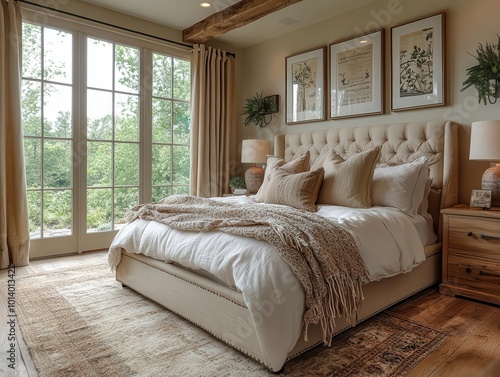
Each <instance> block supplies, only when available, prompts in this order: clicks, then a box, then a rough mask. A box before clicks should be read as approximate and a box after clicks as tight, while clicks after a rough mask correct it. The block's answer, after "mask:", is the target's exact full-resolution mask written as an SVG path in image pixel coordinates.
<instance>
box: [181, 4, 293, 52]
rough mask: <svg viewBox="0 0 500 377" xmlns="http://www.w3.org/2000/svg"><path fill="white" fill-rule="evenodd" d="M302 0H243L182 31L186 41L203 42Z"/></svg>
mask: <svg viewBox="0 0 500 377" xmlns="http://www.w3.org/2000/svg"><path fill="white" fill-rule="evenodd" d="M300 1H302V0H241V1H239V2H237V3H236V4H234V5H231V6H230V7H228V8H225V9H223V10H221V11H220V12H217V13H214V14H212V15H211V16H209V17H207V18H205V19H204V20H202V21H200V22H198V23H196V24H194V25H192V26H190V27H188V28H187V29H185V30H183V32H182V39H183V41H184V42H186V43H203V42H206V41H208V40H210V39H213V38H216V37H218V36H219V35H222V34H224V33H227V32H228V31H231V30H233V29H237V28H239V27H242V26H245V25H247V24H249V23H251V22H253V21H256V20H258V19H259V18H261V17H264V16H266V15H268V14H270V13H273V12H276V11H278V10H280V9H283V8H286V7H287V6H289V5H292V4H295V3H298V2H300Z"/></svg>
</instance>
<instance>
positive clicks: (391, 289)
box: [108, 121, 458, 371]
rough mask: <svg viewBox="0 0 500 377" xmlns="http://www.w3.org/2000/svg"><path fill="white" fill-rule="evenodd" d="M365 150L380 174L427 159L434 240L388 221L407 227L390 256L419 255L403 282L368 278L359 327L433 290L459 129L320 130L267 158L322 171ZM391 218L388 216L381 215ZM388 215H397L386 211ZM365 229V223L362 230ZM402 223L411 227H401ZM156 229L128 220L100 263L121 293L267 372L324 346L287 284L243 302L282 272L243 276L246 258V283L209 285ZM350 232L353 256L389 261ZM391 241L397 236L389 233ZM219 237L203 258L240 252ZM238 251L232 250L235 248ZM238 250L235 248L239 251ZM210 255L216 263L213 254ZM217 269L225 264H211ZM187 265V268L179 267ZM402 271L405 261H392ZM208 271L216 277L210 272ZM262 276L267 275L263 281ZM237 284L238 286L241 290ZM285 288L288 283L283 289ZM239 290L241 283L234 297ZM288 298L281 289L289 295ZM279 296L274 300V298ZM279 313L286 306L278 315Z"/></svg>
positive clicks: (278, 144) (439, 125)
mask: <svg viewBox="0 0 500 377" xmlns="http://www.w3.org/2000/svg"><path fill="white" fill-rule="evenodd" d="M373 148H378V149H379V150H380V153H379V156H380V158H379V159H378V160H377V163H378V165H377V167H380V169H383V168H385V167H390V168H392V167H396V169H397V168H399V167H405V166H408V165H409V164H411V163H413V162H414V161H416V160H418V159H421V158H422V157H425V160H426V163H427V165H426V166H427V167H428V178H427V179H426V185H425V186H426V191H425V194H424V196H425V199H427V200H424V201H425V206H426V208H425V209H424V212H426V213H427V214H428V216H427V217H426V218H425V220H426V221H424V223H425V224H427V228H429V224H430V228H431V233H433V234H435V235H436V236H435V238H432V237H429V236H426V235H425V234H426V233H425V231H419V230H418V226H416V225H415V224H416V222H415V224H413V225H412V223H411V221H413V220H410V219H406V217H409V218H418V219H420V217H419V216H417V215H415V216H406V215H401V214H400V213H398V214H397V218H398V219H400V220H398V221H393V222H394V223H402V225H398V224H396V225H395V226H405V227H407V228H404V229H408V230H404V231H402V232H399V233H400V234H404V237H400V238H401V239H400V240H397V239H396V240H395V241H394V243H395V244H397V247H401V245H400V244H399V243H401V244H403V242H406V240H405V239H407V238H410V239H411V238H412V239H413V241H411V242H412V243H415V239H416V238H418V241H420V244H419V245H420V248H421V249H422V250H421V253H423V256H422V255H421V256H419V255H418V253H419V251H418V250H417V249H418V248H417V247H416V251H414V253H413V257H412V258H410V260H409V261H408V262H407V263H406V265H405V266H406V267H405V268H404V269H403V271H402V272H403V273H393V272H392V271H388V272H385V276H382V275H380V276H379V275H377V272H373V271H372V270H370V274H371V275H370V280H369V281H366V282H365V283H366V284H364V285H363V286H362V292H363V296H364V300H363V301H362V304H361V306H360V308H359V311H358V313H357V317H356V321H357V322H360V321H363V320H365V319H367V318H369V317H371V316H373V315H374V314H376V313H378V312H380V311H382V310H384V309H385V308H387V307H389V306H391V305H393V304H395V303H397V302H399V301H401V300H403V299H406V298H408V297H410V296H412V295H414V294H415V293H417V292H419V291H421V290H423V289H425V288H427V287H429V286H431V285H433V284H436V283H438V282H439V281H440V278H441V274H440V271H441V253H440V252H441V235H442V229H441V216H440V210H441V209H442V208H446V207H450V206H453V205H455V204H457V202H458V189H457V185H458V165H457V164H458V155H457V153H458V149H457V148H458V141H457V124H455V123H453V122H445V121H429V122H421V123H400V124H390V125H377V126H363V127H348V128H340V129H339V128H331V129H329V130H323V131H311V132H304V133H296V134H294V133H292V134H285V135H278V136H276V137H275V145H274V154H275V155H278V156H281V157H284V160H285V161H295V160H297V159H298V158H300V156H304V155H305V154H307V155H308V160H309V162H308V163H309V165H310V167H311V169H312V168H314V167H315V166H316V167H317V166H320V165H322V161H323V160H325V158H326V157H325V156H327V155H328V154H331V153H332V151H333V152H335V154H338V155H340V156H341V157H342V158H344V159H345V160H346V161H348V160H349V158H351V157H353V156H359V155H361V154H362V153H366V152H367V151H369V150H372V149H373ZM426 171H427V169H426ZM426 177H427V174H426ZM379 190H380V188H379ZM427 193H428V194H427ZM215 200H216V201H217V200H218V201H222V202H224V201H226V202H235V203H237V202H244V203H247V202H249V201H250V202H252V201H254V198H252V197H230V198H218V199H215ZM419 204H420V203H419ZM422 204H423V203H422ZM382 207H383V206H382ZM420 207H421V205H420ZM318 209H319V210H318V212H319V213H323V214H324V213H327V215H326V216H327V217H332V218H333V217H342V216H347V217H346V218H348V219H351V218H353V217H357V216H358V215H359V213H361V212H363V213H366V216H368V217H367V218H368V219H369V218H370V216H371V217H373V219H374V220H373V221H374V223H375V222H376V221H382V222H383V223H381V224H379V228H380V229H383V228H386V227H387V224H386V223H385V222H384V221H385V220H383V219H384V218H385V217H386V216H387V215H386V212H387V211H386V210H385V209H383V208H381V206H374V207H373V208H369V209H357V208H355V209H352V208H346V211H345V212H346V213H347V215H338V213H340V212H339V211H340V209H339V207H338V206H333V207H331V206H319V208H318ZM389 210H392V209H391V208H389ZM392 212H394V213H396V212H400V211H396V210H393V211H392ZM398 216H399V217H398ZM380 219H382V220H380ZM349 221H350V220H349ZM349 221H348V220H342V221H341V222H343V223H348V222H349ZM370 221H371V220H364V222H368V223H370ZM391 221H392V220H391ZM408 223H409V224H410V225H407V224H408ZM420 223H422V221H420ZM132 224H133V225H132ZM342 226H345V224H344V225H342ZM162 227H166V225H164V224H157V223H155V222H154V221H147V220H136V221H134V222H131V223H129V224H127V225H126V226H125V227H124V228H122V230H120V232H119V234H118V235H117V237H116V238H115V240H114V241H113V244H112V246H111V248H110V252H109V258H108V260H109V262H110V265H111V267H112V268H113V269H115V270H116V279H117V280H118V281H120V282H121V283H122V284H123V285H124V286H127V287H129V288H131V289H133V290H135V291H137V292H138V293H140V294H142V295H144V296H145V297H148V298H150V299H151V300H153V301H155V302H157V303H159V304H161V305H163V306H164V307H166V308H168V309H169V310H171V311H173V312H175V313H177V314H178V315H180V316H182V317H184V318H186V319H188V320H189V321H191V322H192V323H194V324H196V325H198V326H200V327H201V328H203V329H205V330H206V331H208V332H209V333H211V334H212V335H214V336H215V337H217V338H218V339H220V340H222V341H224V342H226V343H227V344H229V345H231V346H232V347H234V348H236V349H238V350H239V351H241V352H243V353H244V354H246V355H248V356H250V357H251V358H253V359H255V360H257V361H258V362H260V363H262V364H263V365H265V366H266V367H267V368H269V369H270V370H272V371H279V370H281V369H282V368H283V366H284V364H285V362H286V361H287V360H289V359H291V358H293V357H296V356H298V355H300V354H301V353H303V352H305V351H307V350H309V349H311V348H313V347H315V346H317V345H319V344H321V343H324V339H323V338H324V331H322V329H321V327H320V326H309V327H308V329H307V337H306V336H305V334H304V332H305V326H301V323H300V316H301V315H302V314H300V313H303V309H300V308H301V306H302V307H303V306H304V304H303V300H304V297H303V294H302V296H301V294H300V292H301V290H300V289H296V288H293V287H294V285H293V284H288V285H287V286H284V287H283V290H281V287H278V286H277V285H276V286H274V285H273V287H274V290H271V293H269V294H268V293H266V296H263V295H258V294H257V296H256V297H257V301H258V305H257V306H256V305H254V304H253V303H252V302H249V294H248V293H247V291H246V290H245V289H246V288H245V284H246V280H259V283H258V284H267V283H266V282H264V283H261V281H267V280H270V281H271V282H272V284H275V280H278V278H276V276H287V278H286V279H283V278H281V280H287V279H292V280H293V279H294V278H293V277H290V276H289V275H290V274H289V271H287V270H286V267H273V269H272V270H270V272H267V273H268V274H269V275H270V276H271V275H273V274H275V275H276V276H271V277H269V278H267V277H266V278H261V274H259V273H258V272H254V271H253V270H252V269H249V267H248V266H253V263H254V262H253V259H252V258H254V255H255V254H256V253H251V252H249V254H248V255H249V256H248V257H247V258H248V259H249V260H250V262H248V261H247V262H245V263H248V265H245V266H246V267H245V268H244V269H243V267H241V268H242V269H243V270H245V271H248V272H244V273H245V274H248V276H250V277H249V278H248V279H240V280H239V281H237V282H235V281H234V277H231V276H230V277H227V279H225V278H224V276H223V275H224V274H222V275H221V276H217V275H216V274H214V273H212V272H213V271H212V272H210V271H207V270H209V268H210V264H207V269H206V270H205V269H203V268H201V269H200V268H197V267H196V266H198V265H190V264H189V261H190V260H192V259H193V256H192V254H190V253H191V249H192V248H193V246H192V244H191V243H189V242H191V241H188V238H186V241H185V242H183V241H181V242H179V241H175V242H173V241H170V243H169V241H168V239H167V237H166V236H165V234H166V233H169V234H170V233H172V232H173V230H171V229H168V232H167V230H166V229H167V228H168V227H167V228H162ZM357 227H358V225H357V224H354V225H352V226H351V228H346V229H348V230H349V232H351V233H352V234H354V235H355V237H356V242H357V244H358V246H359V247H360V248H361V249H364V248H368V245H369V244H373V245H378V246H376V247H374V246H373V245H371V246H370V247H372V248H374V249H376V250H374V252H378V253H382V254H380V255H383V253H388V252H386V250H385V249H387V250H389V244H388V243H387V245H385V244H377V243H376V242H375V240H374V241H373V242H370V239H369V237H374V238H376V237H377V232H378V231H376V230H375V231H373V230H372V231H370V232H365V233H366V234H365V235H363V231H362V230H361V228H360V231H359V234H357V231H356V230H355V229H356V228H357ZM420 228H425V225H422V226H420ZM154 229H156V230H154ZM410 229H411V230H410ZM150 231H151V232H155V231H156V232H157V233H155V234H156V235H153V236H150V237H152V239H153V242H151V241H147V242H146V241H145V240H146V239H148V238H147V237H149V236H148V235H149V232H150ZM392 232H393V233H398V231H397V230H394V231H392ZM356 234H357V235H356ZM226 236H227V237H229V238H225V239H224V240H225V241H224V240H222V241H221V238H220V237H221V236H220V235H218V234H215V235H214V234H212V235H210V237H215V238H212V239H211V240H208V241H207V240H205V239H203V240H202V241H203V242H208V243H207V244H206V245H207V246H205V248H209V249H210V248H212V247H213V245H215V244H217V243H218V242H222V244H223V243H224V242H225V243H226V244H227V245H228V246H227V247H232V248H233V249H239V248H240V246H238V247H236V246H235V245H240V244H236V243H232V242H233V241H234V242H236V241H235V236H231V235H225V236H224V237H226ZM203 237H205V236H203ZM231 237H233V238H231ZM383 237H384V236H380V237H379V238H383ZM396 238H397V237H396ZM177 240H178V239H177ZM238 242H240V241H239V240H238ZM245 242H246V241H245ZM248 242H250V244H249V245H247V246H245V247H247V248H249V250H253V249H255V248H263V249H262V250H264V248H265V247H264V246H263V243H265V242H264V241H260V240H252V241H248ZM252 242H253V243H252ZM377 242H379V241H377ZM380 242H382V241H380ZM184 243H185V244H184ZM181 244H184V245H181ZM152 245H160V246H161V247H162V248H178V249H179V250H184V257H183V258H184V259H182V258H181V259H179V260H177V259H175V260H169V261H168V263H165V261H164V260H165V259H164V258H162V257H161V256H162V253H163V250H154V248H153V247H152ZM202 245H205V244H202ZM405 245H406V244H405ZM408 245H409V244H408ZM423 245H425V247H424V246H423ZM267 246H269V245H267ZM386 246H387V247H386ZM245 247H243V246H241V249H244V248H245ZM405 247H406V246H405ZM157 248H159V247H157ZM271 248H272V247H271ZM259 250H260V249H259ZM263 252H264V251H263ZM181 253H182V251H181ZM214 253H215V254H216V255H217V252H214ZM370 253H371V251H370ZM274 254H276V253H274ZM365 254H366V251H365ZM266 255H267V254H266ZM237 258H239V256H232V257H231V258H226V259H229V260H230V261H229V262H227V261H225V262H221V265H224V263H230V264H232V265H234V266H237V267H236V268H240V266H242V264H241V263H242V262H241V261H239V260H238V261H237V263H236V262H234V259H237ZM269 258H271V257H269ZM241 259H243V258H241ZM278 259H279V258H278ZM400 259H404V258H400ZM222 260H223V258H222V259H220V260H219V262H220V261H222ZM179 261H181V262H179ZM185 261H187V262H186V263H184V262H185ZM269 261H271V262H269ZM255 263H257V262H255ZM280 263H281V262H280ZM400 263H403V262H401V261H400ZM273 264H276V266H278V262H274V260H271V259H269V260H266V263H265V265H273ZM279 266H281V265H279ZM275 268H283V270H281V271H279V272H276V271H277V270H276V269H275ZM215 269H221V268H220V267H219V265H217V267H216V268H215ZM370 269H371V267H370ZM262 275H265V274H264V273H262ZM231 279H233V280H231ZM273 279H274V280H273ZM242 280H245V281H243V282H242ZM292 280H289V281H288V283H290V281H292ZM238 284H242V288H241V289H240V286H239V285H238ZM276 284H277V283H276ZM276 287H278V288H276ZM290 287H291V288H290ZM235 288H237V289H235ZM287 289H289V290H288V291H287ZM292 291H294V292H299V293H298V294H297V293H294V292H292ZM276 292H279V294H277V293H276ZM278 296H281V299H280V297H278ZM301 300H302V301H301ZM282 305H284V306H283V307H282ZM294 308H298V309H297V310H298V311H297V310H295V309H294ZM292 309H293V310H292ZM301 310H302V311H301ZM283 313H285V314H283ZM297 318H298V319H297ZM273 321H274V322H273ZM297 321H298V322H299V323H298V325H297ZM353 325H355V322H353V318H352V317H350V318H337V319H336V321H335V329H334V331H335V333H340V332H342V331H344V330H346V329H347V328H349V327H351V326H353Z"/></svg>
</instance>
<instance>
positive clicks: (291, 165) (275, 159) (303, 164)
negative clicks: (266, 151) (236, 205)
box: [255, 151, 310, 202]
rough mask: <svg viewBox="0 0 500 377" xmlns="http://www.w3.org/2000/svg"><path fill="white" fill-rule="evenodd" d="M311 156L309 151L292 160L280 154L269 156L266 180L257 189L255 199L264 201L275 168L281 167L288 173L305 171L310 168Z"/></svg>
mask: <svg viewBox="0 0 500 377" xmlns="http://www.w3.org/2000/svg"><path fill="white" fill-rule="evenodd" d="M309 156H310V153H309V151H307V152H306V153H304V154H303V155H302V156H300V157H298V158H295V159H293V160H292V161H290V162H286V161H285V160H283V159H282V158H281V157H279V156H270V155H269V156H267V165H266V170H265V172H264V181H263V182H262V185H261V186H260V188H259V191H257V195H256V196H255V200H257V201H258V202H264V198H265V196H266V194H267V186H268V185H269V180H270V179H271V171H272V170H273V169H274V168H278V167H279V168H281V169H283V170H284V171H285V172H287V173H303V172H305V171H308V170H309Z"/></svg>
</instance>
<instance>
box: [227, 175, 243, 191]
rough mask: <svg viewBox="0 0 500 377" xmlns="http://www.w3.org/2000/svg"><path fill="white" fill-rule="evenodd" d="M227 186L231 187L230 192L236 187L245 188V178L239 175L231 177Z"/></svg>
mask: <svg viewBox="0 0 500 377" xmlns="http://www.w3.org/2000/svg"><path fill="white" fill-rule="evenodd" d="M229 187H231V192H233V193H234V190H236V189H246V188H247V186H246V185H245V179H244V178H243V177H240V176H236V177H232V178H231V179H229Z"/></svg>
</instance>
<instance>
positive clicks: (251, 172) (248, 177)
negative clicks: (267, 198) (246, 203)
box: [245, 166, 264, 194]
mask: <svg viewBox="0 0 500 377" xmlns="http://www.w3.org/2000/svg"><path fill="white" fill-rule="evenodd" d="M262 182H264V169H262V168H259V167H257V166H252V167H250V168H248V169H247V171H246V172H245V185H246V186H247V190H248V192H249V193H250V194H255V193H256V192H257V191H259V188H260V186H261V185H262Z"/></svg>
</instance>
